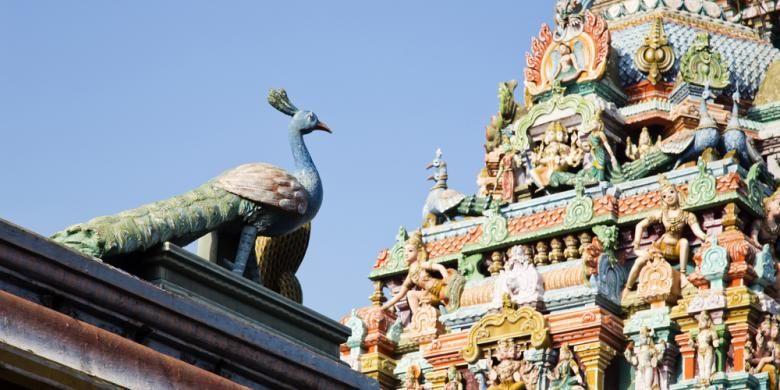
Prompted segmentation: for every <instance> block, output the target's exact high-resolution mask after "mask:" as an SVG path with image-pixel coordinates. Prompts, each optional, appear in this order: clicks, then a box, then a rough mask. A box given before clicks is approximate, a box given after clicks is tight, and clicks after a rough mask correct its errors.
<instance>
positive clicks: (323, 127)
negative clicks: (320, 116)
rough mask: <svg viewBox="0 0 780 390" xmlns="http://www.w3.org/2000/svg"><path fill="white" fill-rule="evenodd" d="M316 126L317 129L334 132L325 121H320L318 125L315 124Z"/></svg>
mask: <svg viewBox="0 0 780 390" xmlns="http://www.w3.org/2000/svg"><path fill="white" fill-rule="evenodd" d="M314 128H315V129H317V130H322V131H327V132H328V133H331V134H333V130H331V129H330V127H328V125H326V124H325V122H322V121H318V122H317V126H314Z"/></svg>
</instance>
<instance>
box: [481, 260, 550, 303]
mask: <svg viewBox="0 0 780 390" xmlns="http://www.w3.org/2000/svg"><path fill="white" fill-rule="evenodd" d="M543 283H544V282H543V279H542V276H541V274H539V273H538V272H537V270H536V268H535V267H534V266H533V265H532V264H531V259H530V258H529V257H528V255H526V253H525V251H524V250H523V247H522V246H520V245H515V246H513V247H512V249H510V250H509V256H508V258H507V260H506V262H505V263H504V270H503V271H501V273H500V274H499V275H498V277H497V278H496V281H495V284H494V287H493V301H492V302H491V304H490V306H491V307H493V308H501V307H502V306H503V305H504V303H503V299H504V298H505V297H506V296H507V295H508V296H509V297H510V299H511V300H512V302H514V303H516V304H519V305H524V304H529V303H533V302H535V301H536V300H538V299H539V298H540V297H541V295H542V294H543V293H544V284H543Z"/></svg>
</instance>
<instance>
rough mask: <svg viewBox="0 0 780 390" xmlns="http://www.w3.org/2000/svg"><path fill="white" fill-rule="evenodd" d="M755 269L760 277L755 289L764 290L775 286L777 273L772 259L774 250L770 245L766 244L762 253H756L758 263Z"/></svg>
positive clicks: (756, 262)
mask: <svg viewBox="0 0 780 390" xmlns="http://www.w3.org/2000/svg"><path fill="white" fill-rule="evenodd" d="M753 269H754V270H755V271H756V275H757V276H758V278H757V280H756V284H755V285H754V289H763V287H766V286H770V285H773V284H775V282H776V281H777V271H776V270H775V262H774V260H773V259H772V248H771V245H770V244H764V247H763V248H762V249H761V252H758V253H756V261H755V264H754V266H753ZM759 286H760V287H759Z"/></svg>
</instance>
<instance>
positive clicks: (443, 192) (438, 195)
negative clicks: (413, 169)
mask: <svg viewBox="0 0 780 390" xmlns="http://www.w3.org/2000/svg"><path fill="white" fill-rule="evenodd" d="M426 169H434V173H433V175H431V176H429V177H428V180H433V181H435V182H436V184H434V185H433V187H431V189H430V191H429V192H428V197H427V198H426V199H425V205H423V210H422V214H423V226H426V227H427V226H435V225H438V224H439V223H442V222H443V221H449V220H451V219H452V215H451V214H450V213H449V212H450V211H452V210H454V209H455V208H456V207H457V206H458V204H459V203H460V202H462V201H463V200H464V199H466V195H463V194H461V193H460V192H458V191H455V190H453V189H450V188H447V163H446V162H444V160H443V159H442V153H441V149H436V157H435V158H434V159H433V161H432V162H431V163H430V164H428V166H427V167H426Z"/></svg>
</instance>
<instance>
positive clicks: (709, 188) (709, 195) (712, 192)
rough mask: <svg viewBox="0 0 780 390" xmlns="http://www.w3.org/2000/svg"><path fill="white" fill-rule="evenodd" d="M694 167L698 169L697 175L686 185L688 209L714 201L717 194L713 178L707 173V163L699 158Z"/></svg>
mask: <svg viewBox="0 0 780 390" xmlns="http://www.w3.org/2000/svg"><path fill="white" fill-rule="evenodd" d="M696 165H697V167H698V168H699V174H698V175H697V176H696V178H695V179H693V181H691V183H690V185H688V200H687V202H686V206H688V207H693V206H698V205H701V204H705V203H706V202H709V201H711V200H713V199H715V196H716V195H717V194H718V191H717V188H716V181H715V176H712V175H711V174H710V173H709V172H707V163H706V162H705V161H704V159H702V158H701V157H700V158H699V161H698V163H697V164H696Z"/></svg>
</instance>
